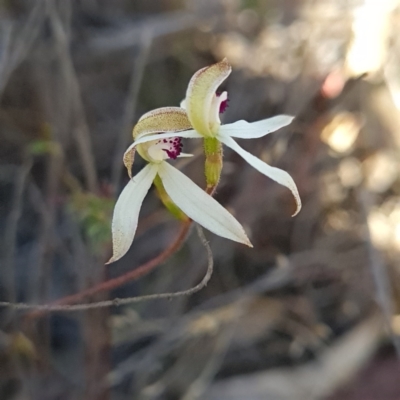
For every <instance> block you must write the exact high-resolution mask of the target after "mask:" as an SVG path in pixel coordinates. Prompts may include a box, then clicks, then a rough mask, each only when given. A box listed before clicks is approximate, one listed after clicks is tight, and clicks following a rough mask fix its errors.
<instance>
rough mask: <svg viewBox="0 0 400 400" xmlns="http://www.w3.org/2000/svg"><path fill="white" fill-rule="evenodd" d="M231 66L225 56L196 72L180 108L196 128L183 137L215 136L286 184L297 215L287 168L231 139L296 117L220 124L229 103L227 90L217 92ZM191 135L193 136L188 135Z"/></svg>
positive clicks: (274, 127)
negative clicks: (254, 153) (247, 149)
mask: <svg viewBox="0 0 400 400" xmlns="http://www.w3.org/2000/svg"><path fill="white" fill-rule="evenodd" d="M231 70H232V68H231V66H230V65H229V63H228V61H227V60H226V59H224V60H222V61H221V62H219V63H217V64H214V65H211V66H209V67H205V68H203V69H201V70H199V71H197V72H196V73H195V74H194V75H193V77H192V79H191V80H190V82H189V86H188V89H187V92H186V99H185V100H183V101H182V103H181V107H182V108H184V109H186V112H187V115H188V119H189V121H190V123H191V125H192V127H193V128H194V129H195V131H188V132H184V134H182V135H181V136H182V137H195V136H193V135H194V133H197V137H204V138H216V139H217V140H219V141H220V142H222V143H224V144H225V145H226V146H228V147H230V148H231V149H232V150H234V151H236V153H238V154H239V155H240V156H241V157H243V158H244V159H245V160H246V161H247V162H248V163H249V164H250V165H251V166H252V167H254V168H255V169H257V170H258V171H259V172H261V173H262V174H264V175H266V176H268V177H270V178H271V179H273V180H274V181H276V182H278V183H280V184H281V185H283V186H286V187H287V188H288V189H290V190H291V192H292V193H293V196H294V198H295V200H296V205H297V209H296V211H295V213H294V214H293V216H294V215H296V214H297V213H298V212H299V211H300V209H301V200H300V196H299V193H298V191H297V187H296V184H295V183H294V181H293V179H292V177H291V176H290V175H289V174H288V173H287V172H285V171H283V170H281V169H279V168H275V167H271V166H270V165H268V164H266V163H265V162H264V161H261V160H260V159H259V158H257V157H255V156H253V155H252V154H250V153H249V152H248V151H246V150H244V149H243V148H241V147H240V146H239V145H238V144H237V143H236V142H235V141H234V140H233V139H232V138H239V139H256V138H260V137H262V136H265V135H267V134H268V133H271V132H274V131H276V130H278V129H280V128H283V127H284V126H286V125H289V124H290V123H291V122H292V120H293V117H291V116H289V115H278V116H275V117H272V118H268V119H263V120H261V121H257V122H252V123H249V122H247V121H243V120H241V121H237V122H234V123H232V124H226V125H221V121H220V118H219V114H220V112H223V111H224V110H225V108H226V106H227V101H228V95H227V92H223V93H221V94H217V93H216V90H217V88H218V86H219V85H220V84H221V83H222V82H223V81H224V80H225V79H226V78H227V77H228V76H229V74H230V73H231ZM186 135H191V136H186Z"/></svg>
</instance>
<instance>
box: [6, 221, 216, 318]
mask: <svg viewBox="0 0 400 400" xmlns="http://www.w3.org/2000/svg"><path fill="white" fill-rule="evenodd" d="M190 225H191V221H189V222H185V223H184V224H183V225H182V229H181V231H180V233H179V235H178V237H177V240H175V242H174V243H173V244H172V245H171V246H170V247H168V249H166V250H165V251H164V252H163V253H161V254H160V255H159V256H158V257H156V258H154V259H153V260H151V261H149V262H148V263H146V264H143V265H142V266H141V267H139V268H138V269H135V270H134V271H130V272H129V273H127V274H125V275H122V276H120V277H118V278H115V279H111V280H109V281H106V282H104V283H103V284H100V285H97V286H95V287H93V288H90V289H88V290H86V291H84V292H80V293H77V294H76V295H72V296H68V297H64V298H62V299H60V300H59V301H58V302H56V303H53V304H47V305H46V304H43V305H34V304H26V303H9V302H0V306H2V307H12V308H14V309H17V310H35V311H36V312H33V313H32V314H30V315H29V317H30V318H34V317H39V316H41V315H42V314H43V313H45V312H48V311H62V312H69V311H78V310H88V309H93V308H102V307H111V306H120V305H123V304H132V303H138V302H141V301H147V300H155V299H164V298H168V299H171V298H174V297H180V296H189V295H191V294H193V293H196V292H198V291H199V290H201V289H202V288H203V287H205V286H206V285H207V283H208V281H209V280H210V278H211V275H212V272H213V266H214V261H213V257H212V252H211V248H210V246H209V244H208V242H207V240H206V238H205V237H204V233H203V231H202V229H201V228H200V226H199V225H197V224H196V228H197V234H198V236H199V238H200V240H201V242H202V244H203V246H204V247H205V249H206V251H207V262H208V266H207V272H206V275H205V276H204V278H203V279H202V281H201V282H200V283H199V284H197V285H196V286H194V287H193V288H190V289H187V290H182V291H179V292H173V293H160V294H150V295H144V296H138V297H128V298H125V299H120V298H115V299H112V300H104V301H99V302H95V303H85V304H75V305H70V304H66V303H68V302H73V301H76V300H78V299H81V298H82V297H85V296H89V295H93V294H94V293H99V292H100V291H104V290H110V289H113V288H114V287H118V286H119V285H121V284H122V283H125V282H128V281H131V280H133V279H135V278H138V277H140V276H142V275H143V274H144V273H146V272H148V271H149V270H151V269H152V268H154V267H155V266H156V265H158V264H160V263H161V262H162V261H165V259H166V258H168V257H169V255H171V254H172V253H174V252H175V251H176V250H177V249H178V248H179V246H180V245H181V244H182V243H183V241H184V239H185V237H186V234H187V232H188V230H189V227H190ZM167 253H168V254H167ZM161 258H162V260H161ZM160 260H161V261H160ZM138 271H139V272H138ZM121 282H122V283H121Z"/></svg>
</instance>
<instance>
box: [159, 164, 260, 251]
mask: <svg viewBox="0 0 400 400" xmlns="http://www.w3.org/2000/svg"><path fill="white" fill-rule="evenodd" d="M158 174H159V175H160V177H161V180H162V182H163V185H164V188H165V190H166V192H167V193H168V195H169V196H170V197H171V199H172V201H173V202H174V203H175V204H176V205H177V206H178V207H179V208H180V209H181V210H182V211H183V212H184V213H185V214H186V215H187V216H188V217H189V218H191V219H193V220H194V221H196V222H198V223H199V224H200V225H202V226H204V228H206V229H208V230H210V231H211V232H213V233H215V234H216V235H219V236H222V237H225V238H227V239H231V240H234V241H235V242H240V243H244V244H246V245H248V246H251V247H252V245H251V243H250V241H249V239H248V238H247V236H246V233H245V232H244V229H243V227H242V226H241V225H240V223H239V222H238V221H237V220H236V219H235V218H234V217H233V216H232V214H230V213H229V212H228V211H227V210H226V209H225V208H224V207H222V206H221V204H219V203H218V202H217V201H216V200H215V199H213V198H212V197H211V196H210V195H208V194H207V193H206V192H205V191H204V190H202V189H201V188H200V187H198V186H197V185H196V184H195V183H194V182H192V181H191V180H190V179H189V178H188V177H187V176H186V175H184V174H183V173H182V172H180V171H178V170H177V169H176V168H174V167H173V166H171V165H170V164H168V163H167V162H163V163H161V165H160V168H159V171H158Z"/></svg>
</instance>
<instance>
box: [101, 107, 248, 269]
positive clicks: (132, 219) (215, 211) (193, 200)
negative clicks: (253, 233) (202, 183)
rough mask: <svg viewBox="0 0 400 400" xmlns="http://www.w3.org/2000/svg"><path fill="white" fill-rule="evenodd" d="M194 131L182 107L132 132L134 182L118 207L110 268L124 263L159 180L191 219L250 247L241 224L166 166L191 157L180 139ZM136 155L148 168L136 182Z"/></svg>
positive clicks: (155, 114)
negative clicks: (143, 208)
mask: <svg viewBox="0 0 400 400" xmlns="http://www.w3.org/2000/svg"><path fill="white" fill-rule="evenodd" d="M191 127H192V126H191V123H190V121H189V119H188V117H187V114H186V112H185V111H184V110H183V109H182V108H179V107H166V108H159V109H157V110H154V111H151V112H149V113H147V114H145V115H143V116H142V117H141V118H140V120H139V121H138V123H137V124H136V126H135V127H134V129H133V137H134V138H135V139H136V140H135V141H134V143H133V144H132V145H131V146H130V147H129V148H128V150H127V151H126V152H125V154H124V160H123V161H124V164H125V166H126V168H127V169H128V174H129V176H130V178H131V180H130V181H129V183H128V184H127V185H126V187H125V188H124V189H123V191H122V193H121V194H120V196H119V198H118V200H117V203H116V205H115V208H114V215H113V220H112V240H113V256H112V258H111V259H110V260H109V261H108V263H111V262H114V261H116V260H118V259H120V258H121V257H122V256H123V255H125V254H126V252H127V251H128V250H129V248H130V246H131V244H132V241H133V238H134V236H135V232H136V228H137V224H138V218H139V211H140V208H141V206H142V203H143V200H144V197H145V196H146V194H147V192H148V191H149V189H150V186H151V185H152V183H153V181H155V179H156V178H157V176H158V177H159V178H160V180H161V183H162V186H163V189H165V192H166V193H167V195H168V196H169V197H170V199H171V200H172V202H173V203H175V205H176V206H177V207H179V208H180V210H181V211H183V213H185V214H186V215H187V216H188V217H189V218H191V219H193V220H194V221H196V222H197V223H199V224H200V225H202V226H204V227H205V228H206V229H208V230H209V231H211V232H213V233H215V234H217V235H219V236H222V237H225V238H227V239H231V240H234V241H237V242H240V243H244V244H247V245H248V246H250V247H252V245H251V243H250V241H249V239H248V238H247V236H246V233H245V232H244V229H243V228H242V226H241V225H240V223H239V222H238V221H237V220H236V219H235V218H234V217H233V216H232V215H231V214H230V213H229V212H228V211H227V210H226V209H225V208H224V207H222V206H221V205H220V204H219V203H218V202H217V201H216V200H215V199H214V198H212V197H211V196H210V195H209V194H207V193H206V192H205V191H203V190H202V189H201V188H200V187H199V186H197V185H196V184H195V183H194V182H192V181H191V180H190V179H189V178H188V177H186V176H185V175H184V174H183V173H182V172H180V171H179V170H178V169H176V168H174V167H173V166H172V165H171V164H169V163H168V162H167V160H169V159H173V160H174V159H176V158H177V157H185V156H190V155H188V154H184V153H181V151H182V142H181V136H182V137H186V138H191V137H197V135H198V134H197V133H196V132H195V131H193V130H189V131H187V132H183V131H185V130H188V129H190V128H191ZM136 150H137V151H138V153H139V154H140V155H141V157H142V158H144V159H145V160H146V161H147V162H148V164H147V165H146V166H145V167H144V168H143V169H142V170H141V171H140V172H139V173H138V174H137V175H135V176H134V177H132V175H131V168H132V164H133V161H134V156H135V151H136Z"/></svg>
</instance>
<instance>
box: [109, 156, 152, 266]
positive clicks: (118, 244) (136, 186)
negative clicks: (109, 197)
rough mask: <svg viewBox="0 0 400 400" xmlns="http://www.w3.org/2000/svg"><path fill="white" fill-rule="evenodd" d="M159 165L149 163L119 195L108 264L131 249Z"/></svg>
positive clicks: (115, 209)
mask: <svg viewBox="0 0 400 400" xmlns="http://www.w3.org/2000/svg"><path fill="white" fill-rule="evenodd" d="M157 170H158V165H156V164H148V165H146V167H144V168H143V169H142V170H141V171H140V172H139V173H138V174H137V175H135V176H134V177H133V178H132V179H131V180H130V181H129V183H128V184H127V185H126V186H125V188H124V190H123V191H122V193H121V194H120V196H119V197H118V200H117V203H116V204H115V208H114V215H113V220H112V244H113V256H112V258H111V259H110V260H109V261H108V263H107V264H109V263H112V262H114V261H117V260H119V259H120V258H121V257H122V256H123V255H125V254H126V252H127V251H128V250H129V248H130V246H131V244H132V241H133V238H134V236H135V232H136V228H137V223H138V218H139V211H140V208H141V207H142V203H143V199H144V198H145V196H146V194H147V192H148V191H149V189H150V186H151V184H152V182H153V180H154V178H155V176H156V175H157Z"/></svg>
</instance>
